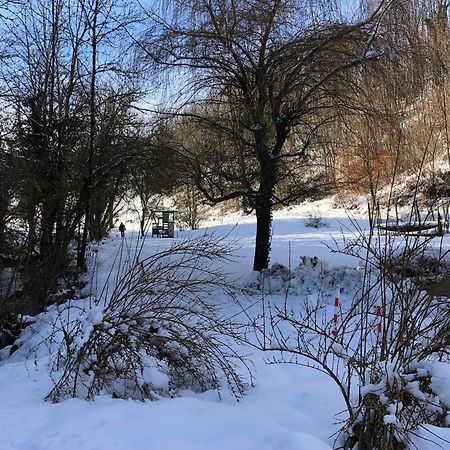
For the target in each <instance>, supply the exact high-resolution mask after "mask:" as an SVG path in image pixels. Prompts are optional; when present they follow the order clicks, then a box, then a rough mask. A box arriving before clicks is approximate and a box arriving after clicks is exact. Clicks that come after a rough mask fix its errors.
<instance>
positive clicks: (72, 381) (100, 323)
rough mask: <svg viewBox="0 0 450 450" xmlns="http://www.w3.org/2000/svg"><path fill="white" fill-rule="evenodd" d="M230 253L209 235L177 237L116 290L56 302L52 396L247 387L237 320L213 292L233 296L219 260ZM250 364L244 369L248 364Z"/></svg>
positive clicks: (150, 395) (145, 395) (237, 391)
mask: <svg viewBox="0 0 450 450" xmlns="http://www.w3.org/2000/svg"><path fill="white" fill-rule="evenodd" d="M227 256H229V251H228V250H227V249H226V248H224V247H223V246H222V245H221V244H220V243H219V242H218V241H216V240H214V239H212V238H210V237H209V238H208V237H204V238H200V239H196V240H188V241H185V242H182V243H180V244H174V245H173V246H171V247H170V248H169V249H167V250H164V251H161V252H159V253H157V254H155V255H153V256H151V257H149V258H147V259H144V260H142V261H136V262H135V264H134V265H132V266H131V268H130V269H129V270H128V272H126V273H125V275H124V276H123V277H121V278H120V280H119V281H118V283H117V284H116V286H115V288H114V291H113V292H112V293H111V295H108V296H106V297H104V298H100V299H97V300H96V301H95V302H94V304H92V305H90V306H89V307H88V306H87V304H86V302H85V303H84V304H83V307H81V308H75V307H74V305H65V306H64V305H63V306H60V307H59V313H58V315H57V320H56V321H55V324H54V331H53V333H52V339H55V336H62V339H61V342H60V346H59V349H58V352H57V354H56V355H53V362H54V365H53V370H54V376H55V378H56V380H55V385H54V387H53V389H52V391H51V392H50V393H49V394H48V396H47V399H48V400H50V401H53V402H57V401H60V400H63V399H65V398H68V397H81V398H86V399H89V398H92V397H93V396H95V395H97V394H99V393H109V394H110V395H112V396H113V397H119V398H134V399H154V398H157V397H158V396H173V395H177V393H178V391H179V390H180V389H191V390H195V391H206V390H209V389H219V388H220V387H222V386H223V385H224V384H225V385H228V387H229V389H230V390H231V392H232V393H233V394H234V396H235V397H236V398H239V397H241V396H242V395H243V393H244V389H245V386H246V381H245V377H244V375H245V373H247V375H248V376H249V377H251V374H250V372H249V370H248V367H247V365H246V363H245V361H244V359H243V358H242V357H241V356H240V355H238V354H236V352H235V351H233V350H231V348H232V341H233V342H235V341H236V340H239V339H240V335H239V332H238V328H237V327H235V324H233V323H232V322H231V321H227V320H224V319H222V318H220V314H218V311H217V308H216V307H215V306H214V305H213V302H211V301H210V298H212V297H213V296H217V295H226V296H229V297H232V296H233V289H232V288H231V287H230V285H229V284H228V283H227V282H226V281H225V279H224V276H223V274H222V273H220V272H219V271H218V270H216V269H212V268H211V266H212V264H211V263H212V262H213V261H214V260H219V259H223V258H226V257H227ZM244 371H246V372H244Z"/></svg>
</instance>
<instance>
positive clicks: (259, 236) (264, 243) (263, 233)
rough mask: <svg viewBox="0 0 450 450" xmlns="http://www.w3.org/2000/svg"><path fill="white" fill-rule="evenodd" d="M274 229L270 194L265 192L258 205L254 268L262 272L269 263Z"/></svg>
mask: <svg viewBox="0 0 450 450" xmlns="http://www.w3.org/2000/svg"><path fill="white" fill-rule="evenodd" d="M271 229H272V204H271V199H270V194H269V195H267V193H264V194H262V195H260V197H259V199H258V205H257V207H256V241H255V258H254V260H253V270H256V271H258V272H260V271H261V270H264V269H267V266H268V265H269V254H270V241H271Z"/></svg>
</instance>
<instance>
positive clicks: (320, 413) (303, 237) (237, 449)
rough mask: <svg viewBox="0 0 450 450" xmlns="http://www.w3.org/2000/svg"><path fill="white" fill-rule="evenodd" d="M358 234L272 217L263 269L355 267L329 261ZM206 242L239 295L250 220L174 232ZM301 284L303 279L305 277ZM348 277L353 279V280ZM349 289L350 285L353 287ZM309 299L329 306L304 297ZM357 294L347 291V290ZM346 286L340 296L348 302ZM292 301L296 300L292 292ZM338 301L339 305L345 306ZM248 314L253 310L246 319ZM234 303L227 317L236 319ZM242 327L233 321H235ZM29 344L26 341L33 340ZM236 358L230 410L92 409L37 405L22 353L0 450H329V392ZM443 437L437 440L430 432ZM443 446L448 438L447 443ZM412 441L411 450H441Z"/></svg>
mask: <svg viewBox="0 0 450 450" xmlns="http://www.w3.org/2000/svg"><path fill="white" fill-rule="evenodd" d="M317 213H319V214H320V215H321V216H322V217H323V219H324V221H325V222H326V223H327V225H328V226H326V227H322V228H318V229H315V228H309V227H305V219H306V218H307V217H308V215H310V214H312V215H315V214H317ZM354 220H355V221H356V222H357V223H358V224H359V225H360V226H362V227H365V226H366V220H365V219H364V217H362V216H360V217H357V218H349V217H348V216H347V214H346V213H345V211H344V210H343V209H332V204H331V202H330V201H323V202H318V203H315V204H310V205H303V206H301V207H295V208H291V209H288V210H283V211H280V212H276V213H275V214H274V223H273V241H272V253H271V262H272V263H275V262H277V263H281V264H284V265H285V266H289V267H291V268H292V269H295V268H297V267H298V266H299V262H300V259H301V257H302V256H309V257H313V256H317V257H318V258H319V261H321V262H324V263H326V264H327V265H329V266H331V267H333V266H334V267H336V266H339V267H342V266H347V267H349V270H355V269H354V268H355V267H357V266H358V265H359V264H360V261H358V260H357V259H355V258H352V257H350V256H345V255H342V254H340V253H335V252H333V251H332V250H333V249H335V248H336V242H338V243H339V242H342V239H343V237H347V238H350V237H352V235H353V233H354V226H353V224H352V221H354ZM126 225H127V233H126V240H125V246H126V249H127V252H129V253H130V254H133V252H134V251H135V249H136V248H138V247H139V246H140V242H141V240H139V239H137V234H138V233H137V229H138V224H137V222H134V223H133V222H127V223H126ZM206 229H207V230H208V232H214V233H215V235H216V236H224V237H223V239H224V241H225V242H228V241H229V242H235V241H237V242H238V246H237V248H236V250H235V251H234V262H232V263H227V267H226V268H225V270H226V272H227V273H228V274H229V277H230V279H232V280H235V282H236V283H237V284H238V285H245V284H246V283H247V284H248V283H249V280H250V281H251V280H252V279H254V275H253V274H252V271H251V267H252V259H253V251H254V235H255V220H254V218H253V217H242V216H240V215H234V216H233V215H230V216H227V217H221V218H217V219H216V220H215V221H211V222H209V223H208V224H207V226H206V227H203V228H202V229H200V230H197V231H191V232H189V231H184V232H178V233H177V237H176V238H175V241H178V240H182V239H185V238H186V237H195V236H201V235H202V234H204V233H205V231H206ZM172 242H173V240H171V239H157V238H154V239H152V238H148V239H147V240H145V242H144V246H143V248H142V251H141V255H140V257H141V258H144V257H146V256H148V255H151V254H154V253H155V252H158V250H160V249H162V248H166V247H167V246H169V245H170V244H171V243H172ZM121 245H122V241H121V238H120V234H119V233H118V231H117V230H113V231H112V232H111V234H110V236H109V237H108V238H107V239H106V240H105V241H104V242H103V243H102V244H101V245H99V246H98V249H96V250H97V251H96V252H94V253H93V255H94V259H93V262H94V261H95V263H96V265H97V266H98V270H97V271H96V273H95V276H92V277H91V278H90V279H89V284H88V286H87V287H86V288H85V291H86V292H88V291H89V292H92V291H93V290H94V291H95V290H96V289H97V290H98V289H101V288H102V286H103V285H104V284H105V283H106V278H107V276H108V273H109V270H110V267H111V264H112V263H113V261H114V259H115V257H116V255H117V252H118V250H119V249H120V248H121ZM306 276H307V273H306ZM355 277H356V275H355ZM355 277H354V278H351V279H352V280H357V277H356V278H355ZM306 286H307V288H308V289H310V290H311V289H312V291H311V292H309V293H310V294H312V295H324V298H325V301H328V300H327V299H328V297H330V298H331V297H332V296H333V292H332V289H331V288H329V289H328V290H327V292H324V293H321V294H319V293H317V292H315V291H314V283H310V284H308V283H306ZM353 288H355V289H357V286H353ZM351 289H352V286H348V292H346V291H344V293H343V295H344V296H346V295H347V296H348V298H350V295H351V292H350V291H351ZM294 295H302V290H301V289H300V288H299V289H298V290H297V291H295V292H294ZM347 300H348V299H347ZM255 308H258V305H256V306H255V307H254V308H253V312H254V313H255ZM239 311H240V309H239V308H238V307H237V306H236V304H234V303H230V305H229V314H233V315H235V314H239ZM244 319H245V318H244V317H243V318H242V320H243V321H244ZM35 339H36V336H35ZM246 353H247V354H248V355H249V357H250V359H251V360H252V361H253V364H254V375H255V386H254V387H253V388H250V389H249V390H248V392H247V395H246V396H245V397H244V398H243V399H241V400H240V401H239V402H236V400H235V399H234V398H233V397H232V396H231V395H227V394H226V392H223V393H222V398H221V399H219V397H218V394H217V392H216V391H208V392H205V393H194V392H183V395H182V396H180V397H176V398H162V399H160V400H158V401H153V402H152V401H145V402H139V401H132V400H118V399H112V398H110V397H108V396H106V395H100V396H97V397H95V399H94V400H93V401H85V400H81V399H69V400H65V401H63V402H61V403H58V404H51V403H47V402H44V401H43V399H44V397H45V396H46V395H47V394H48V392H49V391H50V389H51V387H52V382H51V379H50V377H49V371H48V367H47V365H48V357H47V356H46V355H45V352H41V353H39V352H38V354H37V355H36V356H35V357H32V358H30V357H28V358H27V359H24V355H23V353H22V354H21V352H20V351H19V352H17V356H15V357H13V358H11V359H6V360H4V361H2V362H0V417H1V419H0V449H1V450H9V449H11V450H12V449H20V450H25V449H28V450H62V449H65V450H72V449H73V450H75V449H76V450H87V449H89V450H94V449H98V450H113V449H114V450H211V449H214V450H322V449H323V450H325V449H330V448H332V446H333V442H334V437H333V434H334V433H335V432H336V431H337V430H338V428H339V424H338V422H339V419H341V418H342V416H341V417H340V416H339V415H338V414H339V412H341V411H343V410H344V409H345V405H344V403H343V401H342V399H341V397H340V395H339V392H338V389H337V387H336V385H335V384H334V383H333V382H332V381H331V380H330V378H329V377H327V376H325V375H324V374H321V373H319V372H318V371H316V370H313V369H309V368H307V367H303V366H299V365H292V364H266V358H268V357H269V356H268V355H267V354H263V353H262V352H260V351H258V350H254V349H252V348H248V349H246ZM439 433H440V434H441V435H443V436H444V434H443V433H444V431H442V430H439ZM447 438H450V433H447ZM439 445H440V447H439V446H437V445H436V444H432V443H430V442H427V441H421V442H420V444H419V448H420V449H421V450H434V449H437V448H444V449H450V444H447V443H446V442H444V441H441V442H439Z"/></svg>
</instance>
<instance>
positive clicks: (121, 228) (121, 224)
mask: <svg viewBox="0 0 450 450" xmlns="http://www.w3.org/2000/svg"><path fill="white" fill-rule="evenodd" d="M125 230H126V228H125V225H124V224H123V223H122V222H120V225H119V231H120V235H121V236H122V237H125Z"/></svg>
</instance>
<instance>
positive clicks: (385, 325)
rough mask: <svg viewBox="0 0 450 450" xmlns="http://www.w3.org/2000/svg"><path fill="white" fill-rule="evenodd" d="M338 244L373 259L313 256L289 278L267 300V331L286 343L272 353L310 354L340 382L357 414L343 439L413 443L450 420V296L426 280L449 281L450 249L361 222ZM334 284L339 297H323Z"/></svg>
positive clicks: (258, 326)
mask: <svg viewBox="0 0 450 450" xmlns="http://www.w3.org/2000/svg"><path fill="white" fill-rule="evenodd" d="M337 251H342V252H343V253H345V254H347V255H352V256H355V257H357V258H358V261H359V262H360V261H361V260H363V261H364V264H362V268H360V269H345V268H342V267H341V268H328V267H326V264H325V265H324V264H322V262H321V261H320V260H317V259H312V258H304V259H303V260H302V263H301V264H300V265H299V266H298V267H297V268H294V269H292V274H293V277H292V278H291V279H290V280H289V281H288V282H286V283H285V284H284V285H283V290H284V294H285V298H284V299H283V301H278V302H277V301H276V300H275V299H273V298H270V299H268V301H267V302H266V303H265V307H264V311H263V314H262V316H261V317H260V318H259V321H256V322H255V331H256V333H257V336H258V340H259V342H260V343H261V348H262V349H263V350H266V351H269V350H270V351H276V352H279V353H277V354H276V356H274V357H273V358H272V361H277V362H281V363H282V362H287V363H298V364H303V365H305V364H306V365H308V366H310V367H313V368H315V369H317V370H319V371H321V372H324V373H326V374H328V375H329V376H330V378H331V379H332V380H333V381H334V382H335V383H336V384H337V386H338V388H339V390H340V392H341V394H342V398H343V400H344V402H345V404H346V408H347V411H346V413H347V415H348V417H347V419H345V420H344V422H343V426H342V429H341V433H340V434H339V436H338V438H337V442H336V445H337V446H338V447H339V448H343V449H348V450H350V449H352V450H354V449H358V450H372V449H375V448H376V449H383V450H401V449H405V448H408V447H409V446H410V445H411V439H412V437H413V436H414V435H417V434H418V433H419V430H420V428H421V427H422V426H424V425H426V424H431V425H437V426H445V425H447V426H448V423H450V421H449V415H448V408H449V405H450V402H449V400H450V398H449V397H450V394H449V390H448V388H443V386H442V381H441V384H439V380H442V379H447V380H448V379H450V356H449V355H450V339H449V338H448V336H449V332H450V299H449V298H448V297H449V296H448V295H447V296H442V295H440V296H438V295H433V289H427V290H423V289H424V286H428V285H429V284H430V283H440V282H442V281H446V277H447V276H448V275H447V270H446V263H445V257H446V255H445V253H443V251H442V249H441V248H439V246H437V248H436V246H434V244H433V241H432V238H431V237H429V236H428V237H424V236H404V237H399V236H390V235H385V236H382V235H374V234H373V233H372V232H369V233H367V232H365V231H364V230H361V229H359V228H356V233H355V238H354V239H351V240H349V239H343V246H342V247H341V248H337ZM278 280H282V278H281V277H278ZM313 280H314V281H313ZM447 281H448V280H447ZM272 284H273V283H272ZM352 285H353V289H352V288H351V286H352ZM306 286H310V287H313V289H314V291H312V292H314V294H317V295H314V296H311V295H310V292H311V291H308V290H307V289H305V287H306ZM337 286H339V287H341V286H345V289H339V291H336V289H335V288H336V287H337ZM280 292H281V291H280ZM334 292H336V294H337V295H336V299H333V300H335V301H334V302H333V301H330V299H328V300H327V301H326V302H324V301H323V300H324V298H326V297H327V296H328V297H329V296H330V293H331V295H332V294H333V293H334ZM291 293H293V294H296V296H295V297H294V300H292V301H291V299H290V294H291ZM350 294H353V298H352V299H350V298H349V296H350ZM262 301H263V302H264V301H265V298H264V296H263V299H262ZM294 301H295V306H294ZM438 362H439V364H440V365H439V370H440V373H441V375H440V376H438V375H436V373H437V372H436V370H437V369H436V364H438ZM442 374H446V375H444V376H443V375H442Z"/></svg>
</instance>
